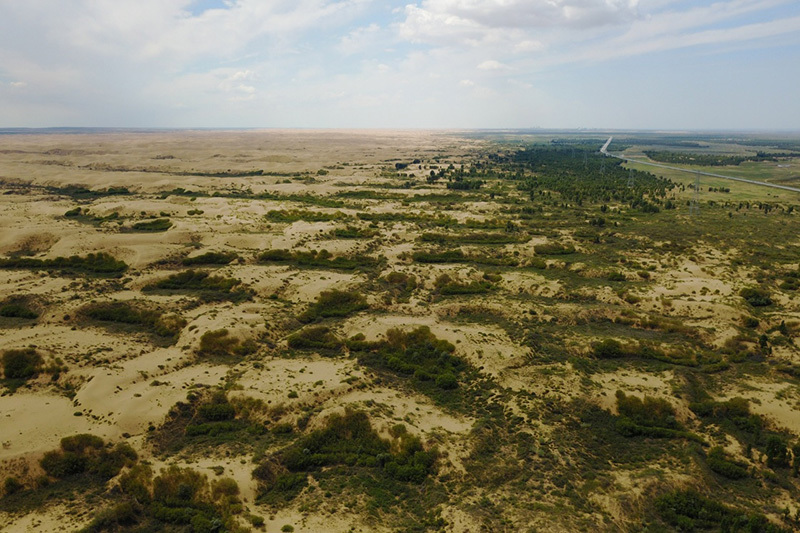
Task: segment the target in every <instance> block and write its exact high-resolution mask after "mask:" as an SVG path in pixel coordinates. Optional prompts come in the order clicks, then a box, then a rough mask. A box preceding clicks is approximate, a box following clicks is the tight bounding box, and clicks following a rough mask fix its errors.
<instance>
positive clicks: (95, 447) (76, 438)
mask: <svg viewBox="0 0 800 533" xmlns="http://www.w3.org/2000/svg"><path fill="white" fill-rule="evenodd" d="M137 459H138V456H137V455H136V452H135V451H134V450H133V448H131V447H130V445H128V444H127V443H124V442H121V443H119V444H117V445H116V446H114V447H113V448H110V447H109V446H107V445H106V443H105V442H104V441H103V439H101V438H100V437H98V436H96V435H90V434H88V433H82V434H79V435H73V436H71V437H64V438H63V439H61V448H60V449H59V450H54V451H50V452H47V453H45V454H44V457H42V459H41V461H40V462H39V463H40V465H41V466H42V469H44V471H45V472H46V473H47V475H48V476H50V477H53V478H56V479H64V478H67V477H70V476H75V475H79V474H84V473H86V474H90V475H93V476H97V477H99V478H100V479H102V480H106V479H111V478H112V477H114V476H116V475H117V474H119V472H120V470H122V468H123V467H125V466H131V465H133V464H134V463H135V462H136V460H137Z"/></svg>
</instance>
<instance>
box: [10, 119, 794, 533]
mask: <svg viewBox="0 0 800 533" xmlns="http://www.w3.org/2000/svg"><path fill="white" fill-rule="evenodd" d="M115 135H117V134H115ZM115 135H110V134H108V135H89V134H87V136H86V138H85V139H90V140H91V142H88V141H87V140H84V138H83V137H81V138H78V137H75V136H70V135H53V136H42V137H40V136H36V135H21V136H8V138H7V139H4V147H3V148H4V149H3V150H0V174H1V175H5V176H12V175H21V173H20V172H19V169H20V168H24V169H25V173H24V174H26V175H28V173H29V175H30V178H25V179H23V178H13V179H12V178H4V179H2V180H0V193H2V194H0V206H2V213H3V217H4V218H3V220H4V229H5V231H4V232H3V234H2V235H0V252H2V254H3V258H2V259H0V291H1V292H0V328H1V329H0V331H2V335H0V363H1V364H2V368H0V371H2V385H3V386H4V390H3V392H2V395H0V411H2V412H3V413H4V418H3V425H2V428H3V429H5V428H10V430H9V431H0V433H2V438H0V440H2V442H3V446H2V447H1V448H0V473H2V474H1V475H2V477H0V481H2V485H1V486H0V491H2V492H1V493H0V496H1V497H0V529H3V530H5V529H8V530H9V531H15V530H26V529H28V528H29V526H30V527H33V525H35V524H41V525H40V526H39V529H46V528H48V527H52V525H53V524H58V526H59V527H62V528H63V529H69V530H83V531H125V530H137V531H171V530H175V531H178V530H184V529H185V530H193V531H223V530H225V531H239V530H245V529H247V528H256V529H259V530H264V529H265V530H267V531H271V530H283V531H291V530H292V529H294V530H301V529H302V530H307V531H325V530H331V529H336V530H342V531H347V530H370V531H372V530H374V531H419V532H423V531H442V530H462V529H463V530H465V531H501V530H502V531H527V530H537V531H606V530H640V529H641V530H647V531H673V530H678V529H680V530H686V531H692V530H695V531H697V530H709V531H710V530H716V529H722V530H730V531H737V530H741V531H744V530H752V531H790V530H796V529H797V528H798V527H800V526H799V525H800V506H799V505H798V504H797V502H798V501H800V482H798V480H799V479H800V478H798V472H800V424H798V420H800V407H798V405H800V403H799V402H800V394H799V393H798V391H797V387H798V384H800V364H798V360H799V359H798V358H800V348H799V346H800V344H798V342H799V341H798V339H799V338H800V304H798V300H797V291H798V288H799V287H800V264H798V257H800V242H798V241H797V239H796V238H795V236H796V235H800V218H798V217H800V196H798V195H795V194H793V193H791V192H789V191H778V190H774V191H773V190H766V189H759V188H757V187H756V186H754V185H748V184H743V183H735V182H730V181H728V182H726V181H724V180H721V179H716V178H708V179H706V178H703V179H702V180H701V190H700V191H699V203H700V205H699V207H700V210H699V213H698V212H695V210H694V209H692V210H691V214H690V209H689V208H690V207H691V203H692V201H693V199H694V197H695V191H694V190H693V187H694V183H693V178H692V177H691V176H688V175H687V176H688V177H687V176H684V175H679V174H678V173H676V172H673V171H670V170H667V169H664V170H663V171H661V170H659V169H655V168H650V169H644V167H643V166H639V165H637V164H636V163H635V162H632V163H621V162H620V161H618V160H615V159H612V158H606V157H603V156H602V155H601V154H599V153H597V151H598V148H599V147H600V146H601V145H602V144H603V143H604V142H605V139H604V138H599V137H597V136H595V135H591V134H586V133H581V134H566V133H564V134H558V135H555V136H554V135H545V134H544V133H541V134H539V133H526V134H519V135H512V134H510V133H507V132H505V133H502V134H501V133H497V132H474V133H467V132H459V133H457V134H456V133H446V134H445V133H441V134H436V135H433V134H430V135H429V134H425V133H422V132H413V133H412V132H392V133H389V132H371V133H370V135H369V136H368V137H369V140H366V139H367V137H365V136H359V135H358V134H356V133H352V132H347V133H345V132H338V133H331V132H324V133H319V132H311V131H304V132H291V131H281V132H250V131H248V132H225V133H222V132H202V131H201V132H192V133H191V134H189V133H186V134H181V133H166V132H162V133H148V134H140V133H124V134H123V133H120V134H118V136H115ZM617 143H619V144H617ZM797 148H800V144H798V142H797V141H796V140H792V141H791V142H790V140H789V139H766V138H762V137H750V138H743V137H742V138H740V136H727V137H724V138H723V137H721V136H718V135H702V136H701V135H675V136H671V135H662V134H655V133H653V134H644V133H639V134H636V135H632V134H631V135H628V134H625V135H622V134H621V135H620V137H619V138H617V136H615V139H614V143H613V144H612V146H611V149H612V150H625V151H626V153H627V154H628V155H634V156H641V155H642V154H643V153H644V152H646V151H650V152H653V154H655V152H661V153H662V154H661V155H657V157H662V158H663V157H671V158H675V159H676V160H680V162H678V163H675V164H683V163H686V164H692V163H700V162H702V163H704V164H703V165H694V166H693V167H692V168H703V166H705V165H707V164H712V163H711V162H714V164H717V163H722V164H723V166H722V167H715V168H714V169H713V170H712V171H716V172H719V173H722V174H726V173H729V172H738V174H736V175H750V176H756V177H757V179H769V180H777V181H776V182H781V183H792V182H793V180H794V181H796V175H797V168H798V167H797V161H798V159H800V158H797V157H795V156H794V155H793V154H794V153H795V152H800V150H797ZM759 152H761V155H759ZM653 154H651V155H653ZM664 154H667V155H664ZM697 155H703V157H696V156H697ZM706 156H707V157H706ZM687 158H688V159H687ZM740 158H745V159H747V160H746V161H745V160H742V161H739V159H740ZM772 159H776V160H775V161H773V160H772ZM735 162H739V164H738V165H735V166H732V165H730V163H735ZM779 167H780V168H779ZM631 169H633V170H631ZM133 173H136V174H133ZM132 176H136V178H137V186H136V189H135V190H133V189H132V188H131V189H128V188H126V187H120V184H127V183H129V181H125V180H130V179H131V177H132ZM165 183H169V186H168V187H165V186H164V184H165ZM76 222H80V223H76ZM165 232H166V233H165ZM123 260H124V261H123ZM170 269H171V270H170ZM41 427H46V428H47V432H42V431H41V430H40V428H41ZM95 429H97V430H98V431H95ZM99 431H102V433H100V432H99ZM94 434H96V435H104V436H106V435H107V436H108V438H109V439H111V441H110V442H108V439H100V438H99V437H97V436H93V435H94ZM62 439H63V440H62ZM139 457H142V458H145V457H146V458H147V459H146V460H144V459H139ZM40 460H41V462H40ZM161 465H170V466H164V467H163V469H162V467H161ZM228 476H230V478H229V477H228ZM234 479H235V480H236V481H233V480H234Z"/></svg>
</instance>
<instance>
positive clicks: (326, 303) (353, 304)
mask: <svg viewBox="0 0 800 533" xmlns="http://www.w3.org/2000/svg"><path fill="white" fill-rule="evenodd" d="M368 307H369V305H367V300H366V299H365V298H364V296H363V295H361V294H359V293H357V292H353V291H340V290H336V289H333V290H330V291H323V292H321V293H320V294H319V296H318V297H317V301H316V302H315V303H313V304H311V305H310V306H309V307H308V310H306V311H305V312H304V313H303V314H302V315H300V316H299V317H298V319H299V320H300V321H301V322H312V321H314V320H317V319H320V318H331V317H344V316H348V315H350V314H352V313H356V312H358V311H361V310H363V309H367V308H368Z"/></svg>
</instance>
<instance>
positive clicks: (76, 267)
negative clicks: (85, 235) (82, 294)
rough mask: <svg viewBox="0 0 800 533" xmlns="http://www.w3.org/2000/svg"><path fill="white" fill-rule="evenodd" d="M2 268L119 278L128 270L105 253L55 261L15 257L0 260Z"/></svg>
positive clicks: (122, 263) (59, 258)
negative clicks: (57, 271)
mask: <svg viewBox="0 0 800 533" xmlns="http://www.w3.org/2000/svg"><path fill="white" fill-rule="evenodd" d="M0 268H5V269H26V270H59V271H61V272H62V273H64V274H93V275H98V276H118V275H119V274H121V273H122V272H125V271H126V270H127V269H128V265H127V264H125V262H124V261H118V260H116V259H115V258H114V257H113V256H112V255H109V254H107V253H105V252H100V253H91V254H88V255H86V256H85V257H80V256H77V255H73V256H70V257H56V258H55V259H32V258H29V257H14V258H8V259H0Z"/></svg>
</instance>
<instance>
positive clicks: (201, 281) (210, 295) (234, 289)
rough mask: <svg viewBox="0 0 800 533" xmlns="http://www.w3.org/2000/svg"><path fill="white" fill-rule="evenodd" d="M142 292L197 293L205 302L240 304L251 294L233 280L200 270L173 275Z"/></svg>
mask: <svg viewBox="0 0 800 533" xmlns="http://www.w3.org/2000/svg"><path fill="white" fill-rule="evenodd" d="M142 290H143V291H164V292H168V293H174V292H178V293H187V292H188V293H197V294H198V296H199V297H200V299H201V300H203V301H206V302H211V301H220V300H230V301H232V302H241V301H244V300H249V299H250V298H251V297H252V293H251V292H250V291H249V290H247V289H245V288H243V287H242V282H241V281H240V280H238V279H235V278H224V277H222V276H212V275H211V274H209V273H208V272H204V271H201V270H186V271H184V272H179V273H177V274H173V275H171V276H169V277H167V278H164V279H162V280H160V281H157V282H155V283H151V284H149V285H146V286H145V287H143V288H142Z"/></svg>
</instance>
